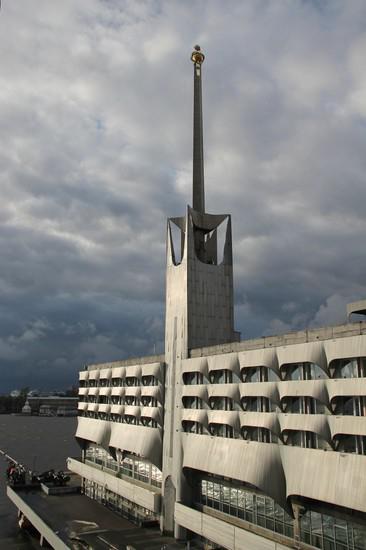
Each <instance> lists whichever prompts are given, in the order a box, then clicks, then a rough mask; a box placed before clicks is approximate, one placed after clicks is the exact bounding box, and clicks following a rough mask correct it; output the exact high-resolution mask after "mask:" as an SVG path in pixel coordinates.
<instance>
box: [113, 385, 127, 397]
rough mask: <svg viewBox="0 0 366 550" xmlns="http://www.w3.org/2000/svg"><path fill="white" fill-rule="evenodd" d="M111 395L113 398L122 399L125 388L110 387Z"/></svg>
mask: <svg viewBox="0 0 366 550" xmlns="http://www.w3.org/2000/svg"><path fill="white" fill-rule="evenodd" d="M110 389H111V395H113V396H115V397H122V396H123V395H124V394H125V391H126V388H125V387H124V386H114V387H113V386H112V388H110Z"/></svg>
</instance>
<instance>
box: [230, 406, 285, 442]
mask: <svg viewBox="0 0 366 550" xmlns="http://www.w3.org/2000/svg"><path fill="white" fill-rule="evenodd" d="M239 422H240V427H241V428H245V427H247V426H248V427H251V428H266V429H267V430H269V431H270V432H272V433H274V434H275V435H277V436H278V437H279V436H280V435H281V428H280V425H279V422H278V418H277V414H276V413H272V412H267V413H266V412H241V411H240V412H239Z"/></svg>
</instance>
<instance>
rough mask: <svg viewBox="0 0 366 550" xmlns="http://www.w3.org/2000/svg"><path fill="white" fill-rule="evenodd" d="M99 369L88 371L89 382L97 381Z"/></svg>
mask: <svg viewBox="0 0 366 550" xmlns="http://www.w3.org/2000/svg"><path fill="white" fill-rule="evenodd" d="M99 376H100V369H93V370H90V371H89V380H99Z"/></svg>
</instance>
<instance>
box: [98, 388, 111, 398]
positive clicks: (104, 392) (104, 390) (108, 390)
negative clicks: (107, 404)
mask: <svg viewBox="0 0 366 550" xmlns="http://www.w3.org/2000/svg"><path fill="white" fill-rule="evenodd" d="M111 393H112V388H110V387H109V386H104V387H101V388H99V395H106V396H109V395H111Z"/></svg>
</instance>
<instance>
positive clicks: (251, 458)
mask: <svg viewBox="0 0 366 550" xmlns="http://www.w3.org/2000/svg"><path fill="white" fill-rule="evenodd" d="M288 416H290V415H288ZM182 441H183V449H184V458H183V467H186V468H192V469H195V470H200V471H202V472H208V473H212V474H215V475H219V476H223V477H228V478H230V479H236V480H238V481H244V482H245V483H249V484H251V485H253V486H254V487H257V488H258V489H259V490H260V491H262V492H263V493H265V494H267V495H268V496H270V497H272V498H273V499H274V500H275V501H276V502H277V503H278V504H280V506H282V507H283V508H285V509H288V499H289V498H290V497H292V496H296V497H304V498H310V499H313V500H316V501H319V502H327V503H330V504H334V505H337V506H344V507H345V508H348V509H353V510H357V511H360V512H364V513H365V512H366V476H365V475H364V472H365V470H366V456H364V455H357V454H352V453H340V452H336V451H325V450H319V449H307V448H303V447H292V446H287V445H277V444H271V443H260V442H256V441H244V440H240V439H229V438H222V437H210V436H207V435H197V434H191V433H185V434H182Z"/></svg>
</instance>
